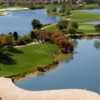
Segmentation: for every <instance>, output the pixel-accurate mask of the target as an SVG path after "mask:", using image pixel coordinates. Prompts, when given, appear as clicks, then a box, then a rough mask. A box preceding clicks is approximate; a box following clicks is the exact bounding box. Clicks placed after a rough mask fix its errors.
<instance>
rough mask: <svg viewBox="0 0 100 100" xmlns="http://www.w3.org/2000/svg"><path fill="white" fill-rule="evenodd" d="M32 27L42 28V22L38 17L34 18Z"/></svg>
mask: <svg viewBox="0 0 100 100" xmlns="http://www.w3.org/2000/svg"><path fill="white" fill-rule="evenodd" d="M32 27H33V29H40V28H41V27H42V24H41V23H40V21H39V20H38V19H33V20H32Z"/></svg>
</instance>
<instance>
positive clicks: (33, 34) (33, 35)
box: [28, 31, 36, 39]
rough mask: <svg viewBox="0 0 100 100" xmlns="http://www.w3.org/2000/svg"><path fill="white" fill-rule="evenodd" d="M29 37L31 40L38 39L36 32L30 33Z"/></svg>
mask: <svg viewBox="0 0 100 100" xmlns="http://www.w3.org/2000/svg"><path fill="white" fill-rule="evenodd" d="M28 36H29V38H30V39H33V38H36V36H35V33H34V31H30V33H29V35H28Z"/></svg>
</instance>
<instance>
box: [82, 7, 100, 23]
mask: <svg viewBox="0 0 100 100" xmlns="http://www.w3.org/2000/svg"><path fill="white" fill-rule="evenodd" d="M81 11H85V12H91V13H96V14H100V9H91V10H81ZM94 20H96V19H94ZM83 23H84V24H95V25H96V24H100V21H91V22H83Z"/></svg>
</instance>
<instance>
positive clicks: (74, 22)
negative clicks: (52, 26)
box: [71, 21, 78, 29]
mask: <svg viewBox="0 0 100 100" xmlns="http://www.w3.org/2000/svg"><path fill="white" fill-rule="evenodd" d="M71 26H72V27H74V28H76V29H78V22H76V21H72V22H71Z"/></svg>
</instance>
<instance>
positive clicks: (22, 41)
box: [17, 35, 32, 45]
mask: <svg viewBox="0 0 100 100" xmlns="http://www.w3.org/2000/svg"><path fill="white" fill-rule="evenodd" d="M31 41H32V40H31V39H30V37H28V36H26V35H25V36H22V37H20V38H18V41H17V45H25V44H27V43H30V42H31Z"/></svg>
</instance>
